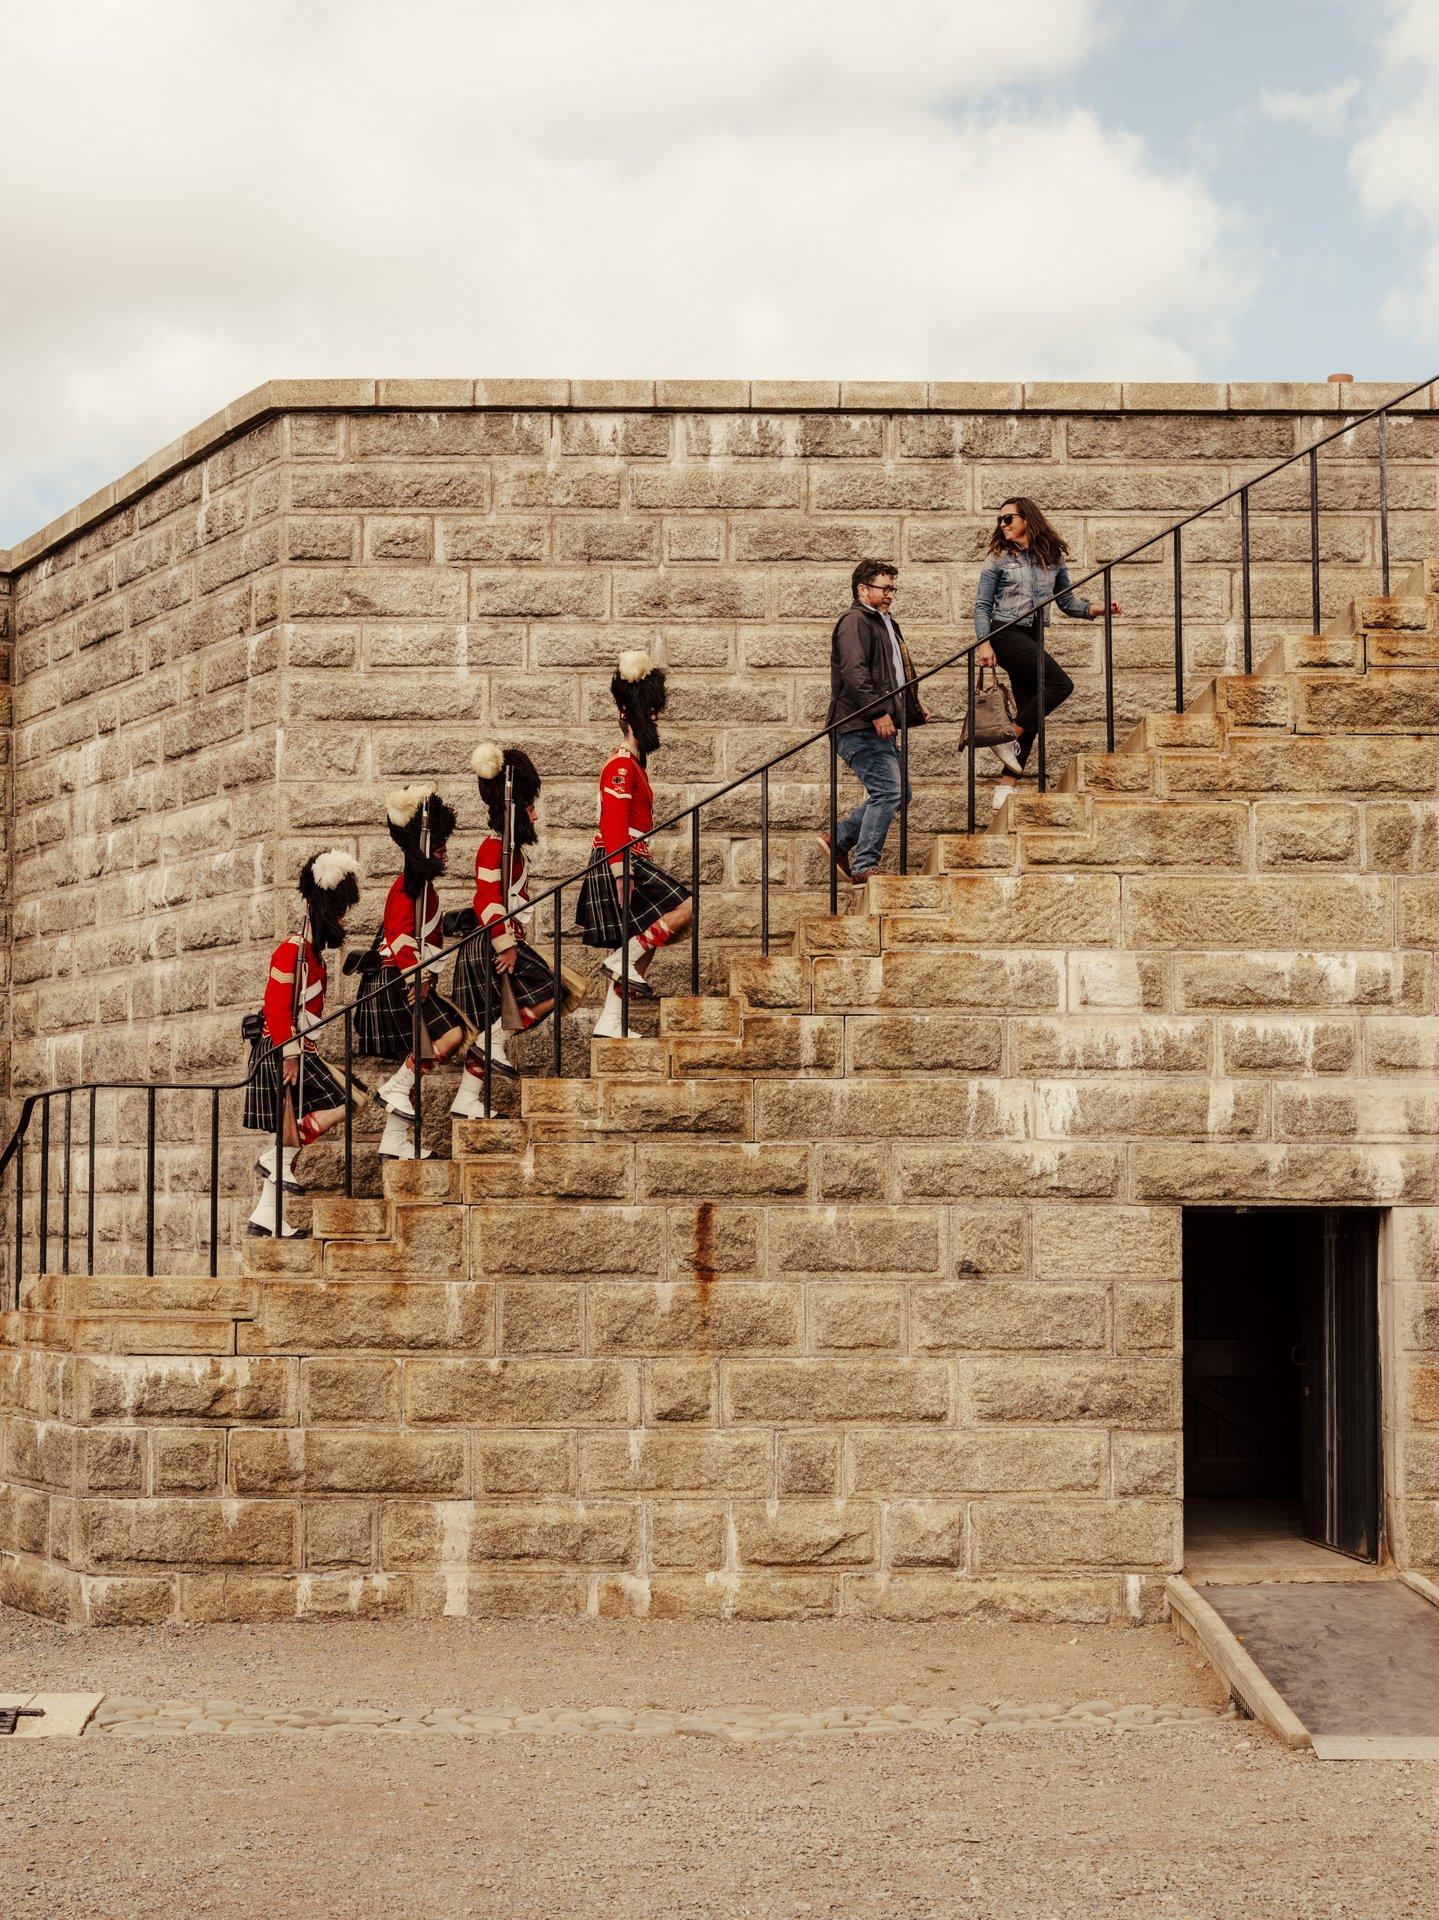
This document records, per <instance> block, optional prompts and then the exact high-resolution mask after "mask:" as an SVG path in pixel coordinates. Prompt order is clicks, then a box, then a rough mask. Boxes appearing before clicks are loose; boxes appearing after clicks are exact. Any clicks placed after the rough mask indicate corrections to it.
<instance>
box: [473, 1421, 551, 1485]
mask: <svg viewBox="0 0 1439 1920" xmlns="http://www.w3.org/2000/svg"><path fill="white" fill-rule="evenodd" d="M474 1461H475V1485H476V1486H477V1487H478V1488H479V1489H480V1490H481V1491H483V1492H485V1493H569V1492H571V1491H572V1490H573V1487H574V1484H575V1467H574V1441H573V1439H572V1438H571V1436H570V1435H569V1434H567V1433H516V1434H496V1435H494V1436H488V1435H483V1434H482V1435H478V1436H477V1437H476V1439H475V1443H474Z"/></svg>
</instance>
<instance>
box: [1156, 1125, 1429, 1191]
mask: <svg viewBox="0 0 1439 1920" xmlns="http://www.w3.org/2000/svg"><path fill="white" fill-rule="evenodd" d="M1130 1184H1131V1187H1132V1190H1133V1193H1134V1197H1135V1198H1136V1199H1137V1200H1154V1201H1165V1200H1167V1201H1173V1202H1179V1203H1192V1204H1196V1205H1197V1204H1200V1203H1202V1202H1205V1201H1209V1202H1217V1203H1219V1204H1221V1205H1224V1206H1235V1205H1251V1206H1260V1205H1263V1204H1265V1203H1266V1202H1269V1201H1303V1202H1307V1203H1310V1204H1313V1205H1317V1206H1338V1205H1342V1204H1344V1203H1345V1202H1346V1201H1347V1202H1352V1203H1355V1204H1360V1205H1383V1204H1385V1203H1390V1204H1394V1205H1413V1204H1415V1203H1418V1204H1428V1203H1430V1202H1432V1200H1433V1198H1434V1195H1435V1191H1436V1182H1435V1172H1434V1165H1433V1154H1432V1152H1430V1151H1428V1150H1427V1149H1426V1150H1422V1151H1419V1150H1409V1149H1406V1148H1404V1147H1399V1146H1375V1147H1340V1146H1334V1145H1326V1146H1322V1147H1308V1146H1265V1145H1262V1144H1257V1143H1256V1144H1244V1145H1231V1144H1229V1143H1227V1142H1225V1143H1221V1142H1217V1141H1216V1142H1211V1143H1210V1144H1208V1145H1207V1146H1205V1148H1204V1149H1203V1151H1202V1152H1198V1151H1196V1150H1195V1148H1194V1147H1193V1146H1188V1147H1184V1146H1167V1145H1154V1146H1149V1145H1145V1146H1136V1147H1134V1148H1132V1149H1131V1152H1130Z"/></svg>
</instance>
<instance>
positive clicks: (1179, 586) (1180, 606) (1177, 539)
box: [1174, 527, 1184, 713]
mask: <svg viewBox="0 0 1439 1920" xmlns="http://www.w3.org/2000/svg"><path fill="white" fill-rule="evenodd" d="M1174 711H1175V712H1176V713H1183V711H1184V556H1183V552H1182V547H1181V534H1180V531H1179V528H1178V527H1176V528H1175V529H1174Z"/></svg>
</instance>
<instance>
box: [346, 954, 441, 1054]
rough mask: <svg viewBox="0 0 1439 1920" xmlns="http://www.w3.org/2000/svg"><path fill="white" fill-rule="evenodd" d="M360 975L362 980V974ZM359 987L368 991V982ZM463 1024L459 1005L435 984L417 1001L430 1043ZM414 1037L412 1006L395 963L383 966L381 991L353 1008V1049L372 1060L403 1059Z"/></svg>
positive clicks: (422, 1023) (421, 1022)
mask: <svg viewBox="0 0 1439 1920" xmlns="http://www.w3.org/2000/svg"><path fill="white" fill-rule="evenodd" d="M360 977H361V980H362V982H363V981H364V979H365V976H364V975H363V974H362V975H361V976H360ZM362 991H363V992H368V991H369V988H368V985H365V986H363V987H362ZM464 1025H465V1017H464V1015H463V1014H462V1013H461V1012H460V1010H459V1008H458V1007H457V1006H456V1005H455V1004H454V1002H453V1001H452V1000H450V999H449V998H447V997H446V995H444V994H443V993H441V992H439V990H438V989H437V988H432V989H431V991H430V992H429V993H427V994H426V995H425V997H424V999H423V1000H422V1001H421V1002H420V1026H421V1028H422V1030H423V1031H424V1032H425V1033H427V1034H428V1035H429V1037H430V1044H431V1045H432V1046H433V1045H434V1044H435V1043H436V1042H437V1041H440V1040H442V1039H443V1038H444V1036H445V1035H446V1034H447V1033H453V1032H454V1031H455V1029H456V1028H457V1027H459V1028H463V1027H464ZM413 1038H414V1009H413V1007H411V1005H410V1003H409V1000H408V999H407V998H406V994H405V983H404V980H403V978H402V976H401V975H400V973H399V972H398V971H397V970H396V969H395V968H394V967H386V968H385V969H384V970H383V972H382V974H381V984H380V991H379V992H378V993H377V994H375V995H374V996H373V997H372V998H371V999H368V1000H364V1001H362V1002H361V1003H360V1004H359V1005H358V1006H357V1008H356V1011H355V1051H356V1052H357V1053H359V1054H363V1055H364V1056H365V1057H366V1058H367V1059H371V1060H404V1059H405V1058H406V1057H407V1056H408V1054H409V1051H410V1043H411V1041H412V1040H413Z"/></svg>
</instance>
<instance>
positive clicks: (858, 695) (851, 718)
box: [825, 600, 924, 733]
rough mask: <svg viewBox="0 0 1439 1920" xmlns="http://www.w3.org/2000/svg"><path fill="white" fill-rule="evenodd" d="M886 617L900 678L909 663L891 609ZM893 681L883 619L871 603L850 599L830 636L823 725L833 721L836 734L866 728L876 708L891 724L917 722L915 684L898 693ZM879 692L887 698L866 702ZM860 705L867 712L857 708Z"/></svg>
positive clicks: (909, 671)
mask: <svg viewBox="0 0 1439 1920" xmlns="http://www.w3.org/2000/svg"><path fill="white" fill-rule="evenodd" d="M890 620H891V622H892V623H893V626H894V631H895V637H896V638H897V639H898V641H899V645H900V653H901V655H902V657H903V659H904V661H905V664H906V668H907V671H906V674H905V678H906V679H911V678H913V675H914V663H913V662H912V661H911V660H910V658H909V649H908V647H906V646H905V643H904V635H903V634H902V633H901V632H900V627H899V622H898V620H896V619H895V618H894V615H893V614H891V615H890ZM898 685H899V682H898V681H897V680H896V679H895V676H894V653H893V651H892V649H891V647H890V644H889V635H888V634H887V633H886V632H885V630H884V621H883V619H882V618H881V617H880V615H879V613H878V612H877V611H876V610H875V609H874V608H873V607H867V606H865V605H864V604H863V602H862V601H859V600H856V601H855V602H854V603H853V605H852V606H851V607H850V609H849V611H848V612H847V613H842V614H841V615H840V617H839V620H838V622H837V623H836V626H835V630H834V633H833V635H832V636H831V638H830V643H829V691H830V699H829V713H828V714H827V716H826V718H825V725H826V726H827V727H833V726H836V723H838V726H837V730H838V731H839V732H840V733H858V732H859V731H860V729H861V728H862V727H872V726H873V725H874V723H875V721H876V720H877V719H878V718H879V716H880V715H881V714H882V713H887V714H888V715H889V717H890V719H891V720H893V721H894V723H895V725H896V726H898V725H899V724H900V721H901V720H902V719H903V720H905V721H907V723H908V725H910V726H911V727H922V726H923V725H924V709H923V708H922V707H921V705H920V702H919V692H918V689H917V688H915V687H911V688H910V689H909V691H908V693H907V694H904V695H900V694H896V692H895V688H896V687H897V686H898ZM880 694H888V695H890V698H889V699H887V700H886V701H885V702H884V704H883V706H878V705H874V706H871V705H870V703H871V701H874V700H876V699H877V697H878V696H879V695H880ZM901 706H906V707H907V709H908V711H907V712H906V713H903V714H902V713H901V710H900V709H901ZM866 707H867V708H868V709H869V711H868V712H861V711H860V709H861V708H866Z"/></svg>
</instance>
